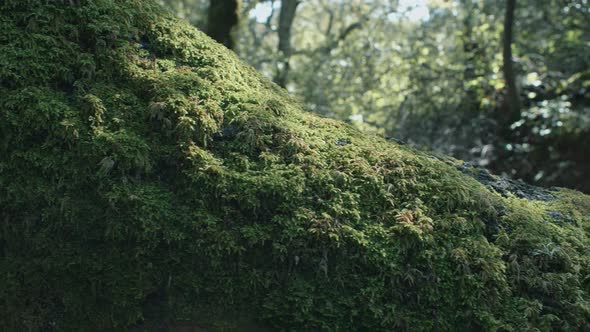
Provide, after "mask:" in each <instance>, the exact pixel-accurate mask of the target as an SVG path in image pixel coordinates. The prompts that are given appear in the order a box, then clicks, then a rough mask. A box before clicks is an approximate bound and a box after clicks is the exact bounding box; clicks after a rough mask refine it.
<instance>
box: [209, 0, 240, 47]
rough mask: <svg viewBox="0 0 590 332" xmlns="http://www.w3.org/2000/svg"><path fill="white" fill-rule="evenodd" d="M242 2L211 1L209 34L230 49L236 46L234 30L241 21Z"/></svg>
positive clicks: (234, 0)
mask: <svg viewBox="0 0 590 332" xmlns="http://www.w3.org/2000/svg"><path fill="white" fill-rule="evenodd" d="M241 4H242V1H241V0H210V3H209V12H208V17H207V28H206V32H207V34H208V35H209V36H210V37H211V38H213V39H215V40H216V41H217V42H219V43H221V44H223V45H225V46H226V47H227V48H229V49H233V48H234V46H235V40H234V36H233V30H234V29H235V27H236V26H237V25H238V22H239V20H240V10H241Z"/></svg>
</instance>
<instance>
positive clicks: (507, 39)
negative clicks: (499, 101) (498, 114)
mask: <svg viewBox="0 0 590 332" xmlns="http://www.w3.org/2000/svg"><path fill="white" fill-rule="evenodd" d="M515 7H516V0H507V1H506V14H505V16H504V36H503V37H504V38H503V50H502V57H503V67H504V68H503V70H504V80H505V81H506V90H507V91H506V92H507V96H506V100H505V103H506V106H507V107H506V108H507V110H508V114H506V119H507V120H508V121H512V120H515V119H517V118H518V117H519V116H520V97H519V95H518V87H517V86H516V72H515V71H514V65H513V62H512V39H513V35H514V33H513V27H514V11H515Z"/></svg>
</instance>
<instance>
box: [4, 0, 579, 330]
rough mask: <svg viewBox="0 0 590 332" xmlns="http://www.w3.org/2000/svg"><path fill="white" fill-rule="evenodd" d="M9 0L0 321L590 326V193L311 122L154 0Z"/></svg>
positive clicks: (281, 326)
mask: <svg viewBox="0 0 590 332" xmlns="http://www.w3.org/2000/svg"><path fill="white" fill-rule="evenodd" d="M0 8H1V11H0V31H2V33H1V34H0V226H1V227H0V286H1V287H0V329H1V330H4V331H24V330H31V331H48V330H59V331H89V330H128V329H131V328H134V327H135V328H138V327H139V329H141V328H142V327H140V326H143V327H146V328H147V327H149V326H155V325H158V324H164V323H168V322H174V321H182V320H192V321H196V322H197V324H198V325H201V326H207V325H210V326H213V327H214V328H215V327H216V328H218V329H237V330H242V329H244V327H245V326H246V324H250V323H251V322H257V323H255V324H261V325H265V326H267V327H268V328H269V329H270V330H275V329H277V330H297V331H311V330H330V331H338V330H341V331H392V330H411V331H430V330H440V331H464V330H503V331H504V330H506V331H524V330H530V331H533V330H541V331H549V330H563V331H567V330H569V331H575V330H579V331H582V330H584V329H585V328H587V327H588V326H589V320H590V302H589V301H590V277H589V273H590V241H589V239H590V234H589V232H590V198H589V197H588V196H584V195H582V194H580V193H577V192H573V191H569V190H562V189H556V190H551V191H548V190H540V189H535V188H531V187H528V186H526V185H524V184H518V183H514V182H509V181H505V180H502V179H499V178H497V177H494V176H492V175H490V174H489V173H486V172H484V171H481V170H477V169H473V168H470V167H467V166H465V165H463V164H462V163H460V162H458V161H455V160H453V159H450V158H446V157H434V156H430V155H427V154H425V153H421V152H417V151H414V150H411V149H409V148H406V147H403V146H400V145H396V144H393V143H391V142H387V141H385V140H383V139H381V138H378V137H373V136H367V135H364V134H361V133H360V132H358V131H357V130H355V129H354V128H352V127H350V126H348V125H346V124H343V123H340V122H336V121H332V120H328V119H323V118H320V117H318V116H315V115H312V114H310V113H308V112H305V111H304V110H303V109H302V107H301V106H300V105H299V104H298V103H297V101H295V100H293V99H292V98H291V97H289V96H288V95H287V94H286V93H285V92H284V91H283V90H281V89H279V88H277V87H276V86H275V85H273V84H272V83H270V82H269V81H268V80H266V79H264V78H262V77H261V76H260V75H259V74H258V73H256V72H255V71H254V70H253V69H251V68H250V67H248V66H246V65H244V64H243V63H241V62H240V61H239V60H238V59H237V58H236V57H235V56H234V55H233V54H232V53H231V52H230V51H228V50H226V49H225V48H224V47H222V46H220V45H218V44H216V43H214V42H212V41H211V40H210V39H209V38H207V37H206V36H205V35H204V34H202V33H201V32H199V31H196V30H195V29H193V28H192V27H190V26H188V25H187V24H186V23H183V22H180V21H178V20H176V19H174V18H173V17H171V16H170V15H169V14H167V13H165V12H163V11H162V10H161V9H160V8H159V7H158V6H156V5H154V4H153V3H152V2H151V1H143V0H141V1H140V0H127V1H111V0H96V1H84V0H77V1H41V0H28V1H20V0H1V1H0ZM531 191H532V192H533V193H532V194H531ZM535 191H537V192H536V193H535ZM245 322H248V323H245ZM142 324H143V325H142ZM150 324H151V325H150ZM261 325H256V326H261ZM253 329H254V330H257V328H253Z"/></svg>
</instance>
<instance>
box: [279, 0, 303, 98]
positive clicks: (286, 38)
mask: <svg viewBox="0 0 590 332" xmlns="http://www.w3.org/2000/svg"><path fill="white" fill-rule="evenodd" d="M299 3H300V0H282V1H281V10H280V12H279V31H278V34H279V46H278V51H279V54H280V56H281V61H280V64H281V65H280V66H279V68H278V69H277V73H276V75H275V78H274V81H275V83H277V84H278V85H280V86H282V87H283V88H284V87H286V86H287V80H288V76H289V61H290V60H291V55H292V54H293V49H292V47H291V28H292V26H293V20H294V19H295V11H296V10H297V6H298V5H299Z"/></svg>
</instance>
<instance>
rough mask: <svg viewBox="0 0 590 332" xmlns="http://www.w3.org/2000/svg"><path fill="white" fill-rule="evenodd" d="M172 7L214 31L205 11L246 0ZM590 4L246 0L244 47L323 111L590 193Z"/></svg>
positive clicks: (550, 0) (560, 0)
mask: <svg viewBox="0 0 590 332" xmlns="http://www.w3.org/2000/svg"><path fill="white" fill-rule="evenodd" d="M161 2H162V4H164V5H165V6H167V7H168V8H170V9H171V10H172V11H174V12H175V13H176V14H177V15H178V16H179V17H181V18H184V19H187V20H188V21H190V22H191V23H192V24H194V25H195V26H196V27H198V28H200V29H202V30H205V31H206V30H207V27H208V23H209V24H210V23H211V22H212V21H214V23H217V24H225V23H226V19H225V18H215V17H211V16H210V15H209V16H208V8H209V7H210V6H211V5H212V4H215V3H217V4H220V3H221V2H228V3H229V2H236V1H233V0H161ZM589 2H590V0H535V1H515V0H502V1H501V0H417V1H408V0H258V1H256V0H243V2H242V3H241V6H239V7H238V9H237V11H238V14H239V16H240V18H241V19H240V21H239V23H238V24H237V26H235V27H233V36H234V39H235V49H234V50H235V52H236V53H237V54H238V55H239V56H240V57H241V58H243V59H244V60H245V61H247V62H248V63H250V64H251V65H252V66H254V67H255V68H257V69H258V70H260V71H261V72H262V73H264V74H265V75H266V76H268V77H269V78H271V79H273V80H274V81H275V82H276V83H277V84H279V85H281V86H283V87H285V88H287V89H288V90H289V91H290V92H291V93H292V94H294V95H296V96H298V97H299V98H300V99H301V100H302V101H303V102H304V103H305V104H306V105H307V107H308V108H309V110H311V111H313V112H317V113H319V114H323V115H325V116H328V117H332V118H336V119H340V120H344V121H348V122H351V123H353V124H355V125H356V126H358V127H359V128H361V129H362V130H365V131H368V132H374V133H378V134H380V135H384V136H386V137H392V138H395V139H396V140H398V141H402V142H405V143H407V144H410V145H412V146H415V147H418V148H423V149H429V150H434V151H437V152H441V153H445V154H450V155H453V156H455V157H457V158H459V159H463V160H465V161H469V162H471V163H473V164H474V165H479V166H483V167H486V168H489V169H491V170H493V171H494V172H496V173H498V174H504V175H508V176H510V177H513V178H516V179H523V180H525V181H527V182H531V183H534V184H537V185H542V186H566V187H571V188H576V189H579V190H582V191H585V192H587V193H588V192H590V178H589V176H588V175H589V174H588V173H589V170H590V3H589ZM511 4H512V5H513V8H511ZM510 12H511V13H512V15H513V16H514V17H513V19H510V18H509V16H508V13H510ZM227 22H228V23H229V21H227ZM229 24H231V23H229ZM507 27H510V28H512V31H510V30H507V29H508V28H507ZM504 31H508V32H510V37H511V42H509V43H508V44H506V36H505V35H504ZM508 40H509V41H510V39H508ZM507 47H510V48H509V49H507ZM507 50H509V51H510V52H511V56H510V57H511V60H512V61H509V63H508V64H507V63H506V62H505V61H504V56H503V54H506V53H503V52H505V51H507ZM510 64H512V66H513V68H512V69H513V72H514V77H513V78H512V79H511V78H510V77H509V75H510V74H509V73H508V74H507V72H506V67H507V66H508V65H510ZM511 82H512V84H513V86H514V87H515V96H516V97H515V98H513V99H515V100H513V102H514V103H515V104H514V105H516V106H511V105H512V104H511V103H510V100H509V99H510V97H509V90H510V88H509V86H510V84H511Z"/></svg>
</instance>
